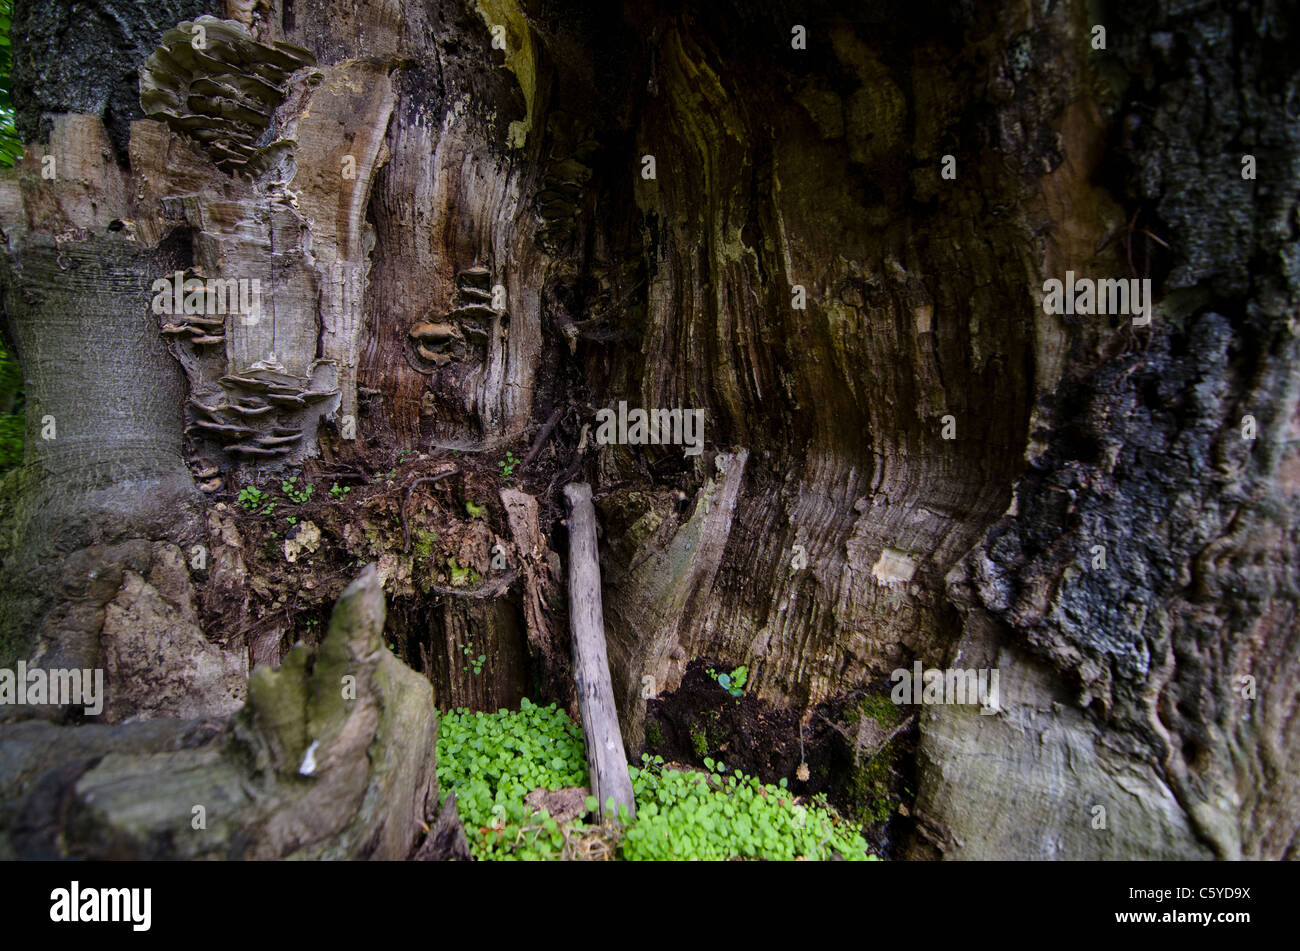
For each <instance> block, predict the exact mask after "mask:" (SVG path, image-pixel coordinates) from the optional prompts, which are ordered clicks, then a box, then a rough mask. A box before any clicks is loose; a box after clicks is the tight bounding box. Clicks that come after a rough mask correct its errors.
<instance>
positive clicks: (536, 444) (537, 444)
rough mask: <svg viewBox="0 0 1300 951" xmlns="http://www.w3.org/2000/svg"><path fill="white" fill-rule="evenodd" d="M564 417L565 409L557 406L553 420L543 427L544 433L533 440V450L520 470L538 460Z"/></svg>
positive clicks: (522, 463) (549, 420) (521, 464)
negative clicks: (538, 455) (547, 441)
mask: <svg viewBox="0 0 1300 951" xmlns="http://www.w3.org/2000/svg"><path fill="white" fill-rule="evenodd" d="M563 415H564V407H563V406H557V407H556V408H555V412H553V413H551V418H550V419H548V420H547V421H546V423H545V425H543V426H542V431H541V432H539V433H538V434H537V438H536V439H534V440H533V448H532V449H530V450H528V455H526V456H524V461H523V462H521V463H519V468H520V469H527V468H528V464H529V463H530V462H532V461H533V460H534V459H536V458H537V454H538V453H539V452H541V451H542V447H543V446H545V445H546V440H547V439H549V438H550V436H551V432H552V431H553V430H554V429H555V424H556V423H558V422H559V421H560V417H561V416H563Z"/></svg>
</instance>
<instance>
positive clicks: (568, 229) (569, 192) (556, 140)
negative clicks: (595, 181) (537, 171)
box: [535, 113, 600, 254]
mask: <svg viewBox="0 0 1300 951" xmlns="http://www.w3.org/2000/svg"><path fill="white" fill-rule="evenodd" d="M547 131H548V132H549V133H550V135H551V144H550V149H549V152H550V156H551V158H550V161H549V162H548V163H547V170H546V176H545V178H544V179H543V180H542V190H541V191H540V192H538V194H537V199H536V202H535V205H536V208H537V213H538V215H540V216H541V219H542V227H541V228H540V229H539V230H538V232H537V243H538V244H539V245H540V246H541V247H542V248H543V250H545V251H547V252H548V253H550V254H557V253H559V252H560V251H561V250H562V249H563V247H564V246H565V245H567V244H568V241H569V239H570V238H571V237H572V236H573V233H574V231H575V230H576V229H577V226H578V213H579V206H580V205H581V203H582V193H583V190H584V189H585V187H586V185H587V182H589V181H590V180H591V175H592V172H591V165H592V163H593V162H594V161H595V156H596V153H597V151H599V149H600V143H599V142H598V141H596V139H595V138H594V132H593V130H592V127H590V126H580V124H579V123H578V122H577V120H575V119H573V118H572V117H570V116H568V115H567V114H565V113H557V114H555V115H553V116H552V117H551V119H550V121H549V122H548V124H547Z"/></svg>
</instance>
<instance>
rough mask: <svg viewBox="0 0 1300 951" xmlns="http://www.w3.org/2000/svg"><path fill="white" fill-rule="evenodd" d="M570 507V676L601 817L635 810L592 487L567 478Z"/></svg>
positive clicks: (634, 811) (593, 793)
mask: <svg viewBox="0 0 1300 951" xmlns="http://www.w3.org/2000/svg"><path fill="white" fill-rule="evenodd" d="M564 501H565V503H566V505H567V506H568V511H569V624H570V626H571V627H572V629H573V679H574V680H575V681H576V682H577V686H578V709H579V711H580V712H581V714H582V731H583V734H584V736H585V737H586V740H587V766H588V767H589V769H590V772H591V791H592V795H594V796H595V797H596V802H597V803H598V806H599V809H600V816H601V818H602V819H603V818H604V817H605V812H606V802H607V801H608V800H609V799H611V798H612V799H613V800H614V811H615V814H617V811H618V807H619V806H627V811H628V814H629V816H634V815H636V803H635V801H634V800H633V798H632V780H631V778H630V777H629V776H628V772H627V754H626V752H624V750H623V736H622V734H621V733H620V732H619V729H618V711H617V710H616V709H615V708H614V688H613V685H612V684H611V683H610V678H609V658H608V656H607V655H606V652H605V619H604V612H603V611H602V608H601V601H600V564H599V562H598V561H597V555H596V510H595V508H594V507H593V506H592V504H591V486H589V485H587V484H586V483H585V482H571V483H569V484H568V485H566V486H565V487H564Z"/></svg>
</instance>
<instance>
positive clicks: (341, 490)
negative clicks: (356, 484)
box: [330, 482, 352, 499]
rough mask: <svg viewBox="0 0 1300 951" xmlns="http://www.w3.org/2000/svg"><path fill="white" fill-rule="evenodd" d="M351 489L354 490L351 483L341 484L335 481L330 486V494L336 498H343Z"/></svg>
mask: <svg viewBox="0 0 1300 951" xmlns="http://www.w3.org/2000/svg"><path fill="white" fill-rule="evenodd" d="M351 491H352V486H350V485H339V484H338V483H337V482H335V483H334V484H333V485H332V486H330V495H331V496H333V497H334V498H336V499H341V498H343V496H345V495H347V494H348V493H349V492H351Z"/></svg>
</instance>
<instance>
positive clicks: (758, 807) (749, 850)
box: [622, 754, 876, 861]
mask: <svg viewBox="0 0 1300 951" xmlns="http://www.w3.org/2000/svg"><path fill="white" fill-rule="evenodd" d="M641 762H642V764H643V766H642V768H641V769H636V768H633V769H632V770H631V774H632V789H633V791H634V793H635V794H636V810H637V813H636V822H635V823H634V824H633V825H632V827H631V828H630V829H628V831H627V835H626V836H625V837H624V840H623V847H622V857H623V858H624V859H628V860H632V861H637V860H681V859H704V860H721V859H732V858H744V859H772V860H777V861H791V860H793V859H799V858H806V859H829V858H832V857H833V856H839V857H841V858H844V859H848V860H850V861H862V860H864V859H873V858H876V856H872V855H868V854H867V843H866V842H865V841H864V840H863V838H862V836H861V835H859V834H858V830H857V829H856V827H854V826H853V824H851V823H850V822H848V821H847V820H845V819H843V818H841V817H840V816H839V815H837V814H836V813H835V811H834V810H833V809H832V808H831V807H830V806H829V804H827V802H826V800H825V797H816V798H814V800H813V801H812V803H811V804H803V803H800V802H798V801H797V799H796V797H795V795H794V794H793V793H791V792H789V791H788V790H787V789H786V780H784V779H783V780H781V782H780V783H779V784H778V785H775V786H774V785H772V784H770V783H763V782H760V781H759V780H758V779H757V778H756V777H753V776H746V775H745V774H744V773H743V772H741V771H740V770H738V769H737V770H735V771H733V772H732V774H731V775H729V776H728V775H726V767H724V766H723V765H722V764H721V763H715V762H714V761H713V760H711V759H706V760H705V761H704V766H705V768H706V769H708V770H709V772H707V773H700V772H683V771H681V770H676V769H665V768H664V759H663V757H662V756H654V757H652V756H650V755H649V754H646V755H644V756H642V757H641Z"/></svg>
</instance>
